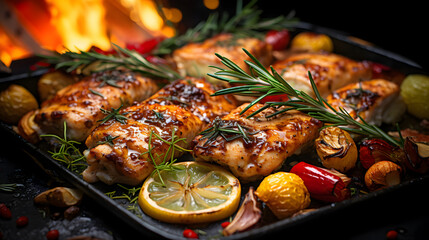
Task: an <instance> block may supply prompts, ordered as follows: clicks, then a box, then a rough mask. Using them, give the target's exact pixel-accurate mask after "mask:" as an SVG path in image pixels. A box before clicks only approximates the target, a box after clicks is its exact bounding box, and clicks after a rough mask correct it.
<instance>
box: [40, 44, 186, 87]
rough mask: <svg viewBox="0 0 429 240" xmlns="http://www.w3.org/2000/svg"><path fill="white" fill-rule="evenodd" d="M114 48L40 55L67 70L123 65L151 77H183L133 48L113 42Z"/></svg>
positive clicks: (104, 68) (91, 69)
mask: <svg viewBox="0 0 429 240" xmlns="http://www.w3.org/2000/svg"><path fill="white" fill-rule="evenodd" d="M113 49H114V50H115V51H116V53H117V54H114V55H104V54H101V53H97V52H95V51H88V52H85V51H80V52H72V51H70V50H67V51H66V52H64V53H57V52H54V54H53V56H48V55H39V56H40V57H42V58H44V59H45V61H46V62H47V63H50V64H54V65H55V68H56V69H64V70H65V71H67V72H72V71H74V70H76V69H78V68H79V69H80V70H81V71H82V72H83V71H84V70H85V69H90V72H101V71H106V70H111V69H116V68H120V67H122V68H126V69H129V70H131V71H134V72H139V73H141V74H142V75H144V76H147V77H150V78H161V79H167V80H176V79H179V78H181V76H180V75H179V73H177V72H176V71H174V70H172V69H171V68H170V67H168V66H166V65H164V66H163V65H156V64H153V63H151V62H149V61H148V60H146V59H145V58H144V57H143V56H141V55H140V54H139V53H137V52H135V51H133V50H128V49H125V48H121V47H120V46H118V45H116V44H113Z"/></svg>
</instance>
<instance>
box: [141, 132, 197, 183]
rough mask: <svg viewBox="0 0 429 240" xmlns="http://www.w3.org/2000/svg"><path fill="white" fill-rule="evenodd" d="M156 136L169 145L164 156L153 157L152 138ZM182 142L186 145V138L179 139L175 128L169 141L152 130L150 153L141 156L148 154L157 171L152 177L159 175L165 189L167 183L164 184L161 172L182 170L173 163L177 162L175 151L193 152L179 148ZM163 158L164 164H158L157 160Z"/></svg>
mask: <svg viewBox="0 0 429 240" xmlns="http://www.w3.org/2000/svg"><path fill="white" fill-rule="evenodd" d="M154 136H155V137H156V138H158V139H159V140H161V141H163V142H164V143H166V144H168V149H167V151H166V152H165V153H162V154H160V155H157V156H154V155H153V153H152V150H153V149H154V148H155V147H154V146H152V138H153V137H154ZM180 142H184V143H186V139H185V138H179V137H178V136H177V135H176V129H175V128H173V129H172V131H171V137H170V140H169V141H168V140H166V139H163V138H162V137H161V136H159V135H158V134H157V133H155V132H154V131H153V130H151V132H150V134H149V141H148V151H147V152H144V153H141V155H143V154H148V156H149V158H150V160H151V161H152V163H153V165H154V167H155V170H154V171H153V172H152V175H153V174H155V173H156V174H158V176H159V179H160V181H161V184H162V186H163V187H165V183H164V180H163V179H162V176H161V174H160V172H161V170H165V171H171V170H175V169H180V168H178V167H176V166H174V165H173V163H175V162H176V160H177V159H174V155H175V151H180V152H190V151H191V150H189V149H185V148H183V147H181V146H179V145H178V144H179V143H180ZM169 155H170V159H168V156H169ZM162 156H163V159H162V162H161V163H157V162H158V161H157V160H158V159H159V158H160V157H162Z"/></svg>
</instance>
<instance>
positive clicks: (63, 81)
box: [37, 71, 75, 101]
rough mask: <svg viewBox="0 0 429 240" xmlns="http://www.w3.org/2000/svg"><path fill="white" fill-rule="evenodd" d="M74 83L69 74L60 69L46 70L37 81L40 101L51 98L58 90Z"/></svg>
mask: <svg viewBox="0 0 429 240" xmlns="http://www.w3.org/2000/svg"><path fill="white" fill-rule="evenodd" d="M73 83H75V80H74V79H73V77H72V76H71V75H67V74H65V73H63V72H61V71H54V72H48V73H45V74H43V76H42V77H41V78H40V79H39V81H38V82H37V89H38V91H39V97H40V100H41V101H45V100H47V99H50V98H52V97H53V96H54V95H55V94H56V93H57V92H58V91H59V90H61V89H63V88H64V87H67V86H68V85H71V84H73Z"/></svg>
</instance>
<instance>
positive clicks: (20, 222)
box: [16, 216, 28, 227]
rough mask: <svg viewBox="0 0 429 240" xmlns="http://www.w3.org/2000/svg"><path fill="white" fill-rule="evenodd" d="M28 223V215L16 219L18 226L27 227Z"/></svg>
mask: <svg viewBox="0 0 429 240" xmlns="http://www.w3.org/2000/svg"><path fill="white" fill-rule="evenodd" d="M27 224H28V217H26V216H21V217H19V218H18V219H16V226H17V227H25V226H27Z"/></svg>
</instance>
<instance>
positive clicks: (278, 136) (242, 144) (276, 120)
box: [193, 104, 323, 181]
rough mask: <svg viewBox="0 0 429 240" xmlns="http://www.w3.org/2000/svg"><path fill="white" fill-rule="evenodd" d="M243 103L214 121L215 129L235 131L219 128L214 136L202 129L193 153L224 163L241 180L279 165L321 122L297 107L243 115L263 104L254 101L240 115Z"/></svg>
mask: <svg viewBox="0 0 429 240" xmlns="http://www.w3.org/2000/svg"><path fill="white" fill-rule="evenodd" d="M246 106H247V104H243V105H241V106H240V107H238V108H237V109H235V110H234V111H232V112H231V113H230V114H228V115H226V116H225V117H223V118H222V120H220V121H218V122H215V123H216V124H218V125H217V126H214V127H215V128H217V129H218V131H219V128H220V129H225V128H227V129H228V128H229V129H232V130H236V133H231V132H230V131H229V132H223V133H222V134H218V135H217V137H216V135H211V134H210V133H207V132H206V134H205V135H199V136H198V137H197V138H195V140H194V142H195V147H194V151H193V155H194V158H195V159H196V160H197V161H210V162H216V163H218V164H220V165H223V166H226V167H228V168H229V169H230V170H231V171H232V172H233V173H234V175H235V176H237V177H239V178H240V179H241V180H244V181H253V180H257V179H259V178H261V177H263V176H267V175H269V174H270V173H272V172H273V171H275V170H276V169H279V168H280V167H281V166H282V164H283V162H284V161H285V159H286V158H287V157H289V156H291V155H293V154H298V153H299V152H300V150H301V149H302V148H303V147H304V146H305V145H306V144H307V143H311V142H313V141H312V140H314V139H315V138H316V137H317V135H318V132H319V131H318V129H319V128H320V127H321V126H322V125H323V124H322V122H320V121H318V120H316V119H314V118H311V117H310V116H308V115H306V114H303V113H301V112H298V111H288V112H286V113H283V114H282V115H277V116H276V117H272V118H266V117H265V116H268V115H270V114H272V113H273V112H274V110H273V109H265V110H264V111H262V112H260V113H258V114H257V115H255V116H253V117H251V118H249V119H247V118H246V117H247V116H249V115H250V114H251V113H253V112H254V111H256V110H257V109H259V108H260V107H262V106H263V105H262V104H256V105H255V106H253V107H251V108H250V109H249V110H248V111H246V112H245V113H244V114H243V115H240V111H241V110H243V109H244V108H245V107H246ZM213 130H215V129H214V128H213ZM220 131H221V130H220ZM243 135H246V136H245V137H244V136H243ZM213 136H215V137H213Z"/></svg>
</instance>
